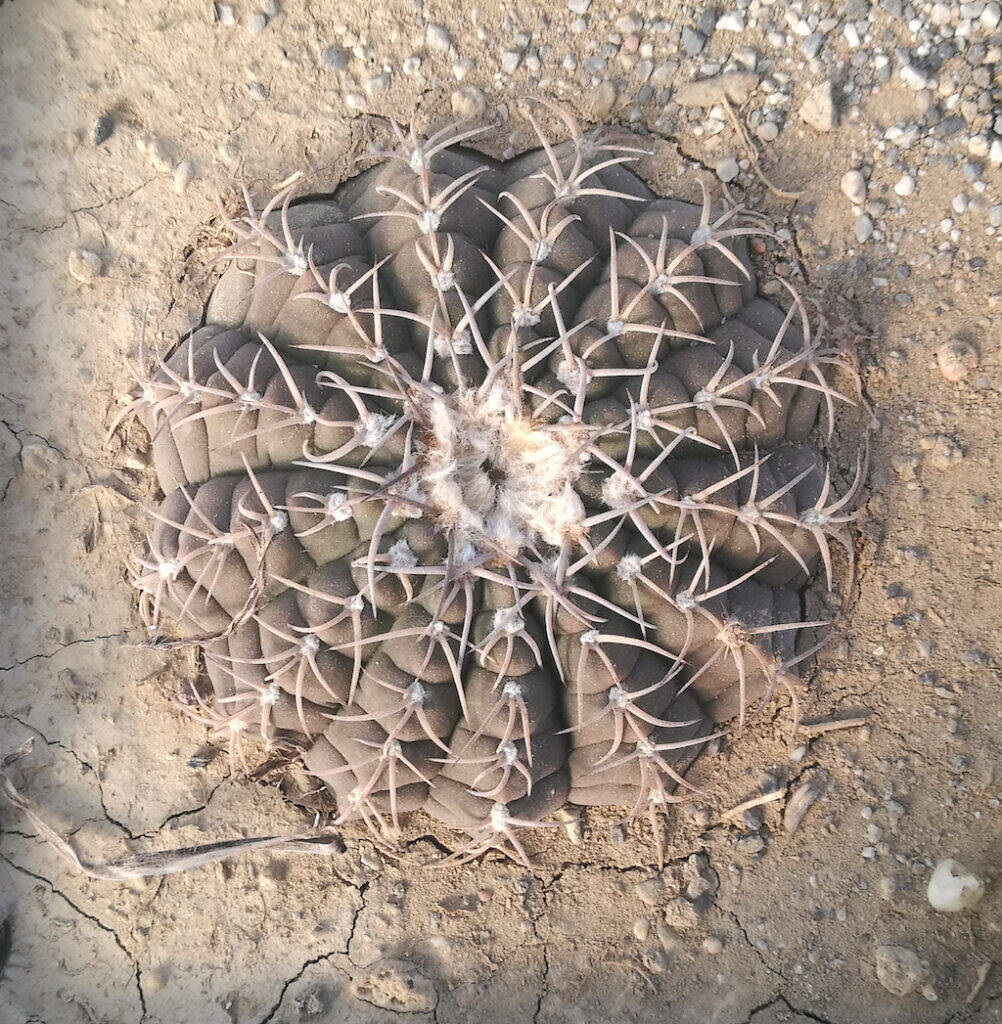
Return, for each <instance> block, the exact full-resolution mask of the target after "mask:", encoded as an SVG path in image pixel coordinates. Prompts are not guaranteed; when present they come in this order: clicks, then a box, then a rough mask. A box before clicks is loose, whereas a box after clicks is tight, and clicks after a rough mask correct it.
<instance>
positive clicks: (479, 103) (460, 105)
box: [451, 85, 487, 121]
mask: <svg viewBox="0 0 1002 1024" xmlns="http://www.w3.org/2000/svg"><path fill="white" fill-rule="evenodd" d="M451 103H452V116H453V117H455V118H456V119H457V120H458V121H477V120H479V119H480V118H482V117H483V116H484V114H486V113H487V97H486V96H485V95H484V91H483V89H481V88H480V87H479V86H476V85H462V86H460V87H459V88H458V89H454V90H453V92H452V97H451Z"/></svg>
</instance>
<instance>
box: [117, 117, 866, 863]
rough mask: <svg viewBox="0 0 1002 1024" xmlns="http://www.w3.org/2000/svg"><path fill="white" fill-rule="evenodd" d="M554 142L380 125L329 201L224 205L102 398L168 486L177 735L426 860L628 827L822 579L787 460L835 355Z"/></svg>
mask: <svg viewBox="0 0 1002 1024" xmlns="http://www.w3.org/2000/svg"><path fill="white" fill-rule="evenodd" d="M568 126H569V128H570V130H571V137H570V139H569V140H568V141H566V142H564V143H562V144H559V145H555V144H553V143H551V142H550V141H549V140H548V139H546V138H545V136H543V135H542V132H540V137H541V141H542V147H543V148H541V149H539V150H537V151H534V152H531V153H529V154H527V155H525V156H523V157H520V158H518V159H515V160H512V161H510V162H509V163H507V164H500V163H497V162H495V161H492V160H490V159H488V158H486V157H483V156H481V155H479V154H476V153H473V152H471V151H469V150H466V149H462V148H459V147H458V145H457V143H459V142H462V141H463V140H464V139H465V138H466V137H467V136H466V135H465V134H461V133H459V132H458V131H456V130H445V131H443V132H441V133H439V134H438V135H436V136H433V137H432V138H431V139H429V140H418V139H416V138H415V137H413V136H411V137H410V138H404V137H403V136H402V135H401V136H400V139H399V141H400V148H399V149H398V151H397V152H396V153H395V154H394V155H393V158H391V159H389V160H387V161H385V162H383V163H380V164H377V165H376V166H374V167H372V168H370V169H369V170H367V171H365V172H364V173H362V174H360V175H358V176H357V177H356V178H354V179H352V180H351V181H348V182H346V183H345V184H343V185H342V186H341V187H340V188H339V189H338V190H337V191H336V192H335V193H334V195H333V197H332V198H331V199H324V200H310V201H305V202H301V203H298V204H295V203H292V202H291V201H290V200H291V194H290V193H289V192H285V193H282V194H280V195H279V196H277V197H276V198H275V199H274V200H273V201H272V202H271V203H270V204H269V205H268V206H267V207H266V208H265V209H264V210H263V211H261V212H260V213H258V212H256V211H255V210H254V209H253V206H252V205H251V204H250V202H249V200H248V213H247V216H246V217H245V218H244V219H243V220H241V221H240V222H238V223H236V224H234V225H233V226H234V230H235V231H236V233H237V236H238V238H237V241H236V243H235V245H234V246H233V247H232V249H231V250H228V251H227V252H226V253H225V254H224V256H225V257H226V258H228V259H229V260H230V264H229V266H228V268H227V269H226V271H225V273H224V274H223V276H222V278H221V280H220V282H219V284H218V285H217V288H216V290H215V292H214V294H213V297H212V299H211V300H210V303H209V306H208V310H207V321H208V322H207V324H206V326H204V327H202V328H201V329H199V330H197V331H195V332H194V334H193V335H192V336H191V337H190V338H189V339H188V340H186V341H185V342H184V343H183V344H182V345H181V346H180V347H179V348H178V349H177V350H176V351H175V352H174V353H173V354H172V355H171V356H170V358H168V359H167V360H166V361H163V360H161V361H159V363H158V365H157V367H156V369H155V370H154V372H153V373H152V375H151V376H149V377H148V378H145V379H143V380H142V382H141V383H142V387H143V390H142V393H141V395H140V396H139V398H138V399H137V400H136V402H135V403H134V405H133V406H132V409H133V410H134V411H135V412H137V413H138V414H139V416H140V417H141V419H142V421H143V423H144V424H145V426H146V427H147V429H148V430H149V432H150V435H151V437H152V448H153V458H154V464H155V467H156V471H157V474H158V477H159V480H160V483H161V486H162V488H163V490H164V492H165V494H166V497H165V498H164V500H163V502H162V504H161V505H160V507H159V509H158V511H157V512H156V514H155V525H154V528H153V530H152V532H151V534H150V538H149V548H148V551H147V552H146V553H145V554H144V555H143V556H141V557H140V558H139V559H138V560H137V565H136V569H135V578H136V583H137V585H138V587H139V589H140V590H141V592H142V611H143V614H144V617H145V619H146V622H147V624H148V625H149V627H150V628H151V629H153V630H157V629H159V627H160V623H161V621H162V619H163V618H164V617H165V616H167V617H170V618H171V619H173V620H174V621H175V622H176V623H177V626H178V628H179V629H180V630H181V631H182V633H183V634H184V635H186V636H188V637H191V638H195V639H197V640H198V641H199V642H200V643H201V644H202V647H203V649H204V655H205V665H206V669H207V674H208V677H209V679H210V681H211V684H212V692H211V693H208V692H206V693H199V694H196V697H197V701H198V703H199V704H200V705H201V706H200V707H196V708H193V711H194V713H197V714H199V715H200V716H201V717H203V718H204V719H205V720H206V721H208V722H209V723H211V724H212V725H213V726H214V727H215V728H216V729H217V730H218V731H219V733H220V734H226V735H229V736H230V737H231V741H232V743H233V746H232V748H231V749H232V750H233V753H234V754H235V755H236V756H239V757H242V756H243V753H242V748H241V745H240V737H241V735H242V734H243V733H245V732H246V733H247V734H248V735H259V736H260V737H261V739H263V740H264V741H265V742H266V743H277V742H280V741H281V742H284V743H285V744H287V745H289V746H291V747H293V748H295V749H296V750H298V751H299V752H301V755H302V758H303V761H304V762H305V764H306V766H307V768H308V770H309V771H311V772H312V773H314V774H315V775H316V776H317V777H318V778H319V779H320V780H322V781H323V783H325V784H326V786H327V787H328V789H329V790H330V792H331V793H332V794H333V796H334V799H335V800H336V803H337V809H338V815H339V818H340V819H341V820H347V819H353V818H361V819H363V820H364V821H366V822H367V823H368V824H369V825H370V826H371V827H372V829H373V830H374V831H375V832H376V833H377V834H379V835H381V836H382V837H384V838H386V839H388V840H389V838H391V837H392V835H393V834H394V833H395V831H396V829H397V828H398V826H399V822H400V819H401V816H402V815H404V814H405V813H407V812H410V811H414V810H417V809H419V808H423V809H424V810H426V811H428V812H429V813H431V814H432V815H434V816H435V817H437V818H438V819H440V820H441V821H442V822H444V823H445V824H446V825H448V826H452V827H455V828H458V829H462V830H464V831H465V832H467V833H468V835H469V837H470V840H469V842H468V843H467V844H466V845H465V846H463V847H461V848H460V850H459V851H457V856H475V855H477V854H479V853H480V852H482V851H483V850H486V849H488V848H490V847H492V846H498V847H503V848H506V849H508V848H512V849H514V851H515V852H517V853H519V854H520V855H524V851H523V848H522V845H521V842H520V840H519V839H518V835H517V832H518V829H519V828H520V827H522V826H529V825H536V824H539V823H541V820H542V819H543V818H545V817H546V816H547V815H549V814H551V813H552V812H554V811H556V810H558V809H559V808H560V807H562V806H563V805H564V804H566V803H568V802H570V803H574V804H581V805H595V804H616V805H626V806H627V807H628V808H629V809H630V811H629V813H630V816H633V815H637V814H640V813H644V814H650V816H651V818H652V820H653V819H654V816H655V814H656V812H658V811H661V810H663V809H664V808H666V807H667V806H668V805H669V804H670V803H671V802H673V801H675V800H677V799H678V798H679V797H680V795H681V794H682V793H684V792H685V790H686V786H687V784H686V783H685V781H684V778H683V776H684V773H685V770H686V768H687V767H688V765H689V764H690V763H691V761H692V760H693V759H694V758H695V757H696V756H697V754H698V753H699V751H700V749H701V746H702V745H703V744H704V743H705V742H706V738H707V737H708V736H710V735H713V734H714V733H715V732H717V731H718V730H719V729H722V728H723V725H722V723H725V722H727V721H728V720H730V719H735V720H736V721H737V722H743V721H744V718H745V716H746V714H747V713H748V711H749V710H750V709H752V708H754V707H756V706H758V705H759V704H760V703H761V702H762V701H763V700H764V699H766V698H767V697H768V696H769V695H770V694H771V693H772V692H773V689H774V687H775V686H776V684H777V682H784V683H786V684H787V685H793V683H792V671H793V666H794V665H795V664H796V663H797V661H798V660H799V659H798V655H797V654H796V653H795V650H796V637H797V634H798V630H799V629H801V628H802V627H803V626H804V625H813V624H810V623H808V624H805V623H804V622H802V612H801V604H802V602H801V596H800V590H801V589H802V588H803V586H804V585H805V584H806V582H807V581H808V580H809V579H810V577H811V576H812V574H813V573H814V571H815V569H816V568H817V566H818V564H819V561H822V562H823V563H824V566H825V569H826V572H827V574H828V578H829V581H830V579H831V571H832V570H831V544H830V542H831V541H833V540H834V541H837V542H839V543H841V544H842V545H843V546H844V547H845V548H846V549H847V550H848V551H849V554H850V556H851V546H850V543H849V538H848V535H847V534H846V532H845V531H846V525H845V524H846V523H848V521H849V520H850V518H851V516H850V514H849V512H848V511H847V505H848V501H849V496H847V497H846V498H845V499H835V498H834V497H833V496H832V495H831V494H830V484H829V478H828V473H827V470H826V468H825V464H824V462H823V460H822V458H821V455H820V453H819V452H818V450H817V449H816V448H815V447H814V446H812V445H811V444H810V443H809V441H808V438H809V435H810V433H811V431H812V429H813V428H814V425H815V422H816V420H817V418H818V411H819V406H821V405H824V406H826V407H827V415H828V417H829V418H830V416H831V414H832V410H833V405H834V401H835V400H838V399H841V398H842V397H843V396H841V395H840V394H839V393H838V392H836V391H835V390H834V388H833V386H832V385H831V384H830V383H829V379H828V377H829V376H830V373H829V371H830V370H831V369H832V367H833V366H836V365H843V363H842V360H841V359H840V357H839V356H838V355H837V354H836V353H833V352H831V351H829V350H827V349H824V348H822V347H821V345H820V343H819V342H818V341H817V340H816V339H815V338H813V337H812V336H811V332H810V330H809V322H808V318H807V316H806V313H805V311H804V307H803V305H802V304H801V302H800V301H799V299H798V298H797V297H796V296H795V295H794V294H793V293H792V291H791V295H790V302H789V310H790V311H789V312H783V311H782V310H781V309H780V308H778V307H777V306H775V305H772V304H771V303H769V302H767V301H765V300H763V299H762V298H759V297H757V287H756V283H755V277H754V274H753V271H752V268H751V264H750V261H749V256H748V249H747V244H746V243H747V238H748V236H749V235H750V234H751V233H752V232H753V228H752V227H750V226H748V224H747V223H746V222H745V221H743V219H742V215H741V211H740V210H739V209H738V208H736V207H723V208H721V209H718V210H714V209H713V208H712V206H711V202H710V200H709V198H708V196H707V195H706V191H705V189H704V191H703V195H704V199H703V202H702V204H701V205H691V204H688V203H683V202H677V201H675V200H671V199H662V198H658V197H657V196H655V195H654V194H653V193H652V192H651V190H650V189H649V188H648V187H647V186H646V185H645V184H644V183H643V182H642V181H641V180H640V179H639V178H638V177H637V176H636V175H635V174H634V173H633V172H632V171H630V170H629V169H628V166H627V165H628V163H629V162H630V160H631V159H633V158H634V155H635V153H636V150H635V149H634V148H631V147H630V146H624V145H623V144H622V143H621V140H619V139H617V138H616V137H614V136H613V135H612V134H611V133H609V132H606V131H598V132H595V133H590V134H586V135H582V134H580V133H579V132H578V131H577V129H576V128H575V127H574V126H573V125H571V124H569V123H568Z"/></svg>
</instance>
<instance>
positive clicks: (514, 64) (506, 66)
mask: <svg viewBox="0 0 1002 1024" xmlns="http://www.w3.org/2000/svg"><path fill="white" fill-rule="evenodd" d="M521 63H522V54H521V53H519V52H518V50H505V51H504V52H503V53H502V54H501V70H502V71H503V72H504V73H505V74H506V75H512V74H514V73H515V72H516V71H517V70H518V66H519V64H521Z"/></svg>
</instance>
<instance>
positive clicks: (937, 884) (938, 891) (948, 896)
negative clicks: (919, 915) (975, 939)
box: [926, 857, 985, 914]
mask: <svg viewBox="0 0 1002 1024" xmlns="http://www.w3.org/2000/svg"><path fill="white" fill-rule="evenodd" d="M984 894H985V883H984V882H982V881H981V879H980V878H978V877H977V875H973V874H971V872H970V871H968V870H967V868H965V867H964V865H963V864H961V863H960V861H956V860H953V859H952V858H950V857H947V858H945V859H943V860H941V861H940V862H939V863H938V864H937V865H936V867H935V869H934V870H933V873H932V876H931V877H930V878H929V887H928V889H927V890H926V897H927V899H928V900H929V903H930V905H931V906H932V907H933V909H935V910H939V911H942V912H943V913H944V914H956V913H959V912H960V911H961V910H970V909H971V908H972V907H976V906H977V905H978V903H980V902H981V897H982V896H984Z"/></svg>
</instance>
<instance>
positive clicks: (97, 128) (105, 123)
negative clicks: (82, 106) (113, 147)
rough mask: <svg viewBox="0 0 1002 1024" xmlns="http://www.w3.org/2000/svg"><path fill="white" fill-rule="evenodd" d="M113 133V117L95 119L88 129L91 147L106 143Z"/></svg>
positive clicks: (105, 116)
mask: <svg viewBox="0 0 1002 1024" xmlns="http://www.w3.org/2000/svg"><path fill="white" fill-rule="evenodd" d="M114 131H115V119H114V118H113V117H109V116H108V115H107V114H103V115H102V116H101V117H96V118H95V119H94V123H93V124H92V125H91V129H90V142H91V145H92V146H100V145H101V144H102V143H104V142H107V141H108V139H110V138H111V136H112V135H113V134H114Z"/></svg>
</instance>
